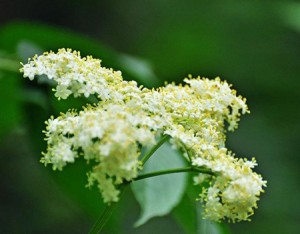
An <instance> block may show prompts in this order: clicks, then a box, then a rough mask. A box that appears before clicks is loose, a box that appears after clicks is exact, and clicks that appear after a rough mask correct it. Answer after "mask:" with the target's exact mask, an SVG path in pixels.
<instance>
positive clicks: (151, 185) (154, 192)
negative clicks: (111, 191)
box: [131, 143, 187, 226]
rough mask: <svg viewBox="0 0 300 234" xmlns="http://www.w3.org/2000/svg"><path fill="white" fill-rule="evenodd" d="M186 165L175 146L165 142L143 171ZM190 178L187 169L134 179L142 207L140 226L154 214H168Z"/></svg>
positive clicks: (138, 223)
mask: <svg viewBox="0 0 300 234" xmlns="http://www.w3.org/2000/svg"><path fill="white" fill-rule="evenodd" d="M184 165H185V162H184V159H183V158H182V156H181V155H180V153H178V152H177V151H176V150H174V149H172V148H171V145H170V144H166V143H165V144H164V145H162V146H161V147H160V148H159V149H158V150H157V151H156V152H155V153H154V154H153V155H152V157H151V158H150V159H149V161H147V163H146V164H145V167H144V169H143V171H142V173H148V172H153V171H158V170H164V169H170V168H178V167H184ZM142 173H141V174H142ZM186 178H187V176H186V173H176V174H170V175H162V176H157V177H152V178H147V179H144V180H141V181H136V182H134V183H132V185H131V187H132V190H133V193H134V195H135V197H136V199H137V201H138V202H139V204H140V207H141V209H142V213H141V216H140V218H139V219H138V221H137V222H136V223H135V226H140V225H142V224H144V223H146V222H147V221H148V220H149V219H151V218H153V217H156V216H163V215H166V214H168V213H169V212H170V211H171V210H172V209H173V208H174V207H175V206H176V205H177V204H178V203H179V202H180V200H181V199H182V196H183V194H184V191H185V187H186Z"/></svg>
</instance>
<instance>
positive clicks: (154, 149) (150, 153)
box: [141, 135, 170, 166]
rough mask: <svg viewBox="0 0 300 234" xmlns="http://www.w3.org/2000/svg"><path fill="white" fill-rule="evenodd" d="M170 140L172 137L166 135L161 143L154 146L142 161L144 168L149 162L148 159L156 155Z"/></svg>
mask: <svg viewBox="0 0 300 234" xmlns="http://www.w3.org/2000/svg"><path fill="white" fill-rule="evenodd" d="M169 139H170V136H168V135H165V136H163V137H162V138H161V139H160V141H159V142H158V143H157V144H156V145H155V146H153V147H152V148H151V149H150V150H149V152H148V153H147V154H146V155H145V156H144V157H143V158H142V160H141V163H142V166H143V165H144V164H145V163H146V162H147V161H148V159H149V158H150V157H151V156H152V154H154V152H155V151H156V150H157V149H158V148H159V147H160V146H161V145H162V144H163V143H165V142H166V141H167V140H169Z"/></svg>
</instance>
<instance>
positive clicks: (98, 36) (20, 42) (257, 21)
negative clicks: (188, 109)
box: [0, 0, 300, 234]
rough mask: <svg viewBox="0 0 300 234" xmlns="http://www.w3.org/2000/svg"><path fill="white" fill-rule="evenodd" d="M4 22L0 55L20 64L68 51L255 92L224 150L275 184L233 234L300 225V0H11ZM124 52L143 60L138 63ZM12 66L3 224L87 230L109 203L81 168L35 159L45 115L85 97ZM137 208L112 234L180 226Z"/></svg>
mask: <svg viewBox="0 0 300 234" xmlns="http://www.w3.org/2000/svg"><path fill="white" fill-rule="evenodd" d="M212 2H213V3H212ZM25 22H27V23H25ZM0 24H1V25H0V26H1V29H0V30H1V31H0V58H1V57H3V58H8V59H12V60H14V61H19V60H23V61H24V59H25V58H26V56H31V55H32V53H33V52H38V51H39V50H44V49H47V50H48V49H53V50H56V49H57V48H59V47H71V48H73V49H78V50H81V51H82V52H83V54H84V55H86V54H92V55H94V56H95V57H99V58H101V59H103V64H104V65H105V66H107V67H113V68H115V69H122V71H124V77H125V78H126V79H137V80H139V81H140V82H141V83H144V84H146V85H147V86H149V87H150V86H157V85H160V84H162V83H163V81H165V80H167V81H177V82H180V81H181V80H182V79H183V78H184V77H185V76H187V75H188V74H193V75H194V76H197V75H201V76H205V77H210V78H214V77H215V76H220V77H221V78H222V79H226V80H227V81H229V82H230V83H233V84H234V88H235V89H237V90H238V93H240V94H242V95H243V96H244V97H247V100H248V104H249V107H250V110H251V114H250V115H247V116H244V117H243V118H242V120H241V123H240V127H239V129H238V130H237V131H236V132H235V133H234V134H232V133H230V134H229V136H228V147H229V148H230V149H232V150H233V151H234V152H236V153H237V155H238V156H240V157H249V158H251V157H252V156H254V157H256V159H257V161H258V164H259V166H258V168H257V171H258V172H259V173H262V174H263V176H264V178H265V179H266V180H268V187H267V189H266V193H265V194H263V195H262V198H261V201H260V202H259V209H258V210H257V211H256V214H255V215H254V216H253V221H252V222H250V223H249V222H242V223H238V224H233V225H230V229H231V231H232V233H245V234H252V233H257V234H259V233H262V234H265V233H274V234H276V233H278V234H281V233H292V234H293V233H295V234H296V233H298V232H299V228H300V227H299V220H300V206H299V192H300V183H299V174H300V170H299V169H300V168H299V151H300V147H299V146H300V144H299V131H300V123H299V114H300V104H299V101H300V92H299V88H300V66H299V62H300V40H299V39H300V3H297V2H296V1H254V0H253V1H226V3H225V1H221V0H219V1H196V0H195V1H192V0H189V1H179V0H152V1H141V0H139V1H138V0H132V1H128V0H127V1H105V2H104V1H100V0H99V1H96V0H86V1H79V0H76V1H67V0H61V1H59V0H52V1H37V0H28V1H21V0H20V1H9V0H4V1H1V2H0ZM42 25H48V26H50V28H49V27H48V26H42ZM56 28H59V29H56ZM56 30H58V31H56ZM72 32H73V33H75V35H82V36H73V33H72ZM125 55H131V56H135V57H137V58H140V59H141V61H142V62H140V60H137V61H139V62H138V63H137V62H135V63H133V64H132V61H131V60H130V59H128V56H125ZM141 64H147V68H148V70H146V71H145V69H144V70H143V68H144V65H143V66H142V65H141ZM140 65H141V67H140ZM0 67H1V64H0ZM150 68H152V70H153V73H151V72H150V73H149V69H150ZM11 70H12V71H4V70H3V71H2V70H1V69H0V72H1V73H0V107H1V112H0V121H1V123H0V134H1V135H0V137H1V138H0V140H1V142H0V146H1V148H0V163H1V164H0V173H1V180H0V183H1V184H0V186H1V193H0V200H1V208H0V231H2V232H4V233H41V232H43V233H53V232H56V233H84V232H87V230H88V229H89V227H90V226H91V224H92V223H93V222H94V220H95V217H96V216H97V214H98V213H100V210H101V207H102V204H101V198H100V196H99V195H98V193H97V191H96V190H92V191H89V190H87V189H85V188H84V185H85V179H86V178H85V174H84V173H82V174H80V173H78V171H80V170H79V169H80V166H81V165H79V166H70V167H69V168H66V172H64V173H65V174H63V173H59V172H55V173H53V172H51V170H50V168H44V167H43V165H42V164H40V163H39V162H38V161H39V157H40V153H39V152H40V151H41V150H44V149H45V145H44V144H43V143H42V138H43V135H42V133H41V129H42V128H43V127H44V125H43V121H44V120H46V119H47V118H48V117H49V116H50V114H53V113H58V112H59V111H60V110H65V109H66V108H67V107H68V105H71V106H72V105H77V106H80V105H81V103H80V101H76V100H75V101H74V100H71V101H69V102H68V103H67V104H65V103H62V102H60V103H57V102H55V101H54V100H53V98H52V97H51V96H47V95H48V93H49V92H48V89H49V88H48V87H47V86H46V85H45V84H44V85H41V86H39V85H37V84H36V83H30V82H27V81H25V80H24V79H22V76H21V75H19V74H18V73H16V72H15V71H14V70H17V68H16V67H13V68H12V69H11ZM135 70H139V72H136V71H135ZM150 71H151V70H150ZM143 74H144V76H145V77H144V78H146V80H145V79H143V77H141V76H143ZM79 164H80V163H79ZM78 168H79V169H78ZM78 185H80V186H78ZM174 186H176V183H175V182H174ZM78 188H79V189H78ZM80 188H81V189H80ZM97 196H99V202H98V203H97V202H96V203H95V204H94V201H95V200H97ZM91 201H93V202H91ZM138 212H139V210H138V206H137V204H136V202H135V201H134V199H133V198H132V194H131V192H130V191H128V192H127V193H126V195H125V196H124V198H122V202H121V203H120V205H119V207H117V210H116V212H115V213H114V215H113V217H112V219H111V220H110V223H109V224H108V225H110V226H109V227H108V230H107V233H157V234H158V233H166V232H168V233H184V231H183V230H184V229H183V228H182V227H181V226H180V224H178V222H176V221H175V220H176V219H174V215H173V216H172V215H171V216H169V217H165V218H155V219H153V220H151V221H150V222H149V223H148V224H146V225H145V226H142V227H141V228H138V229H132V224H133V223H134V221H135V220H136V219H137V217H138ZM184 212H189V210H187V209H186V210H184ZM175 216H176V215H175ZM187 216H188V214H187Z"/></svg>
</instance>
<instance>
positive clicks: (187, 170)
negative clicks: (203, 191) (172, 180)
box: [133, 167, 215, 181]
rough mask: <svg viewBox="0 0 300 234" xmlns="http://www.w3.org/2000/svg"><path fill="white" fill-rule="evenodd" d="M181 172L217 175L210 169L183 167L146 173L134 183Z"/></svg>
mask: <svg viewBox="0 0 300 234" xmlns="http://www.w3.org/2000/svg"><path fill="white" fill-rule="evenodd" d="M180 172H198V173H203V174H208V175H215V173H213V172H212V171H210V170H208V169H204V168H196V167H182V168H173V169H167V170H161V171H154V172H150V173H145V174H142V175H139V176H138V177H137V178H135V179H134V180H133V181H137V180H142V179H146V178H150V177H154V176H160V175H166V174H173V173H180Z"/></svg>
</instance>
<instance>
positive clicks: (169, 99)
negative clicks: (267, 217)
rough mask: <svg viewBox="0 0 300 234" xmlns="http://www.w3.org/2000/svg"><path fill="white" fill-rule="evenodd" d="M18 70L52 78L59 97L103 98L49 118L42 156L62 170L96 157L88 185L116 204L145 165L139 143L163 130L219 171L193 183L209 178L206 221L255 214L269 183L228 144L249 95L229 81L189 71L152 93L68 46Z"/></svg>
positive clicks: (195, 162)
mask: <svg viewBox="0 0 300 234" xmlns="http://www.w3.org/2000/svg"><path fill="white" fill-rule="evenodd" d="M21 71H22V72H23V73H24V77H28V78H29V79H30V80H33V79H34V77H35V76H36V75H47V76H48V78H49V79H51V80H55V81H56V84H57V86H56V88H55V92H56V93H55V96H56V97H58V98H61V99H66V98H68V97H69V96H70V95H71V94H73V95H74V96H75V97H78V96H85V97H89V96H90V95H95V96H96V97H97V98H99V103H97V105H95V106H88V105H87V106H86V107H84V108H83V110H81V111H80V112H76V111H69V112H67V113H66V114H61V116H59V117H57V118H54V117H51V118H50V119H49V120H48V121H47V128H46V131H45V134H46V140H47V143H48V149H47V152H45V153H44V157H43V159H42V161H43V162H44V163H45V164H48V163H50V164H53V169H59V170H61V169H62V168H63V167H64V166H65V165H66V164H67V163H73V162H74V161H75V160H76V158H78V157H83V158H84V159H85V160H87V161H93V162H94V165H95V166H94V167H93V168H92V169H91V171H90V172H89V173H88V174H89V177H88V185H92V184H94V183H95V182H96V183H97V184H98V187H99V189H100V192H101V194H102V196H103V199H104V202H108V203H109V202H116V201H118V196H119V193H120V192H119V189H118V186H119V185H120V184H122V183H123V182H124V181H132V180H134V178H136V177H137V176H138V170H139V169H141V166H140V165H141V164H140V162H139V156H140V151H141V147H143V146H149V145H154V144H155V139H156V136H159V135H162V134H165V135H169V136H170V137H172V139H171V142H172V144H173V146H174V147H175V148H177V149H181V150H183V151H184V152H185V154H184V155H185V158H186V159H188V160H189V161H190V164H191V166H192V167H194V168H202V169H203V168H205V169H208V170H209V171H210V172H211V173H213V174H214V176H211V175H209V176H207V175H205V176H204V175H202V174H200V175H199V176H196V177H195V178H194V183H195V185H201V184H202V183H203V182H204V181H209V185H210V186H209V188H207V189H203V190H202V193H201V194H200V198H201V200H202V202H203V205H204V208H205V209H204V210H205V217H206V218H209V219H211V220H215V221H220V220H222V219H228V220H231V221H233V222H235V221H241V220H248V219H249V216H251V215H252V214H253V210H254V208H256V207H257V201H258V200H259V196H260V194H261V193H262V192H263V187H265V186H266V181H264V180H263V179H262V177H261V176H260V175H258V174H256V173H255V172H253V171H252V169H253V168H254V167H255V166H256V165H257V163H256V161H255V159H252V160H251V161H248V160H244V159H238V158H236V157H235V155H234V154H233V153H231V152H230V151H229V150H228V149H227V148H226V146H225V141H226V135H225V133H226V125H228V128H227V129H228V130H230V131H233V130H234V129H236V128H237V126H238V122H239V120H240V116H241V115H242V114H245V113H248V112H249V111H248V107H247V105H246V99H244V98H242V97H241V96H237V94H236V91H235V90H234V89H232V88H231V85H229V84H228V83H227V82H226V81H221V80H220V78H215V79H213V80H209V79H207V78H200V77H197V78H192V77H191V76H189V77H188V78H186V79H185V80H184V81H185V84H179V85H175V84H174V83H172V84H167V85H165V86H164V87H161V88H158V89H156V90H155V89H153V90H149V89H146V88H143V87H138V86H137V83H136V82H135V81H124V80H123V78H122V75H121V72H119V71H113V70H112V69H108V68H104V67H101V64H100V60H98V59H94V58H92V57H91V56H88V57H84V58H82V57H81V56H80V53H79V52H76V51H71V50H70V49H68V50H65V49H60V50H59V51H58V53H53V52H50V53H44V54H43V55H41V56H35V57H34V58H33V60H29V62H28V64H25V65H23V68H22V69H21Z"/></svg>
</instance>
